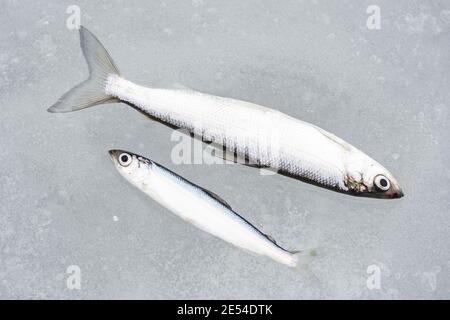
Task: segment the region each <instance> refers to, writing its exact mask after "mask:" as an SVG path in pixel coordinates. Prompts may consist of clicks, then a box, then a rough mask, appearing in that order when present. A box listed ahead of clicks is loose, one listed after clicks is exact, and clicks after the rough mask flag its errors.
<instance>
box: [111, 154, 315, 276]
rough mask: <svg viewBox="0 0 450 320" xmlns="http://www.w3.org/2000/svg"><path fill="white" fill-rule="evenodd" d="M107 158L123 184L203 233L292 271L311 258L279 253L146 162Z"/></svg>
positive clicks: (224, 206)
mask: <svg viewBox="0 0 450 320" xmlns="http://www.w3.org/2000/svg"><path fill="white" fill-rule="evenodd" d="M109 154H110V156H111V159H112V161H113V163H114V165H115V167H116V168H117V170H118V171H119V172H120V174H121V175H122V176H123V177H124V178H125V179H126V180H128V181H129V182H130V183H131V184H133V185H134V186H135V187H137V188H138V189H139V190H141V191H143V192H144V193H146V194H147V195H148V196H150V197H151V198H152V199H154V200H155V201H156V202H158V203H159V204H161V205H162V206H163V207H165V208H167V209H168V210H170V211H171V212H173V213H175V214H176V215H178V216H179V217H180V218H182V219H183V220H185V221H187V222H189V223H191V224H193V225H195V226H196V227H198V228H200V229H201V230H203V231H206V232H208V233H210V234H212V235H214V236H216V237H218V238H220V239H222V240H225V241H227V242H229V243H231V244H233V245H235V246H237V247H240V248H242V249H245V250H248V251H251V252H253V253H257V254H260V255H264V256H267V257H269V258H272V259H273V260H275V261H278V262H280V263H283V264H285V265H287V266H289V267H295V266H297V264H298V263H299V261H302V260H303V261H305V260H304V259H305V258H308V257H309V256H311V255H314V254H315V253H314V250H304V251H299V252H291V251H288V250H285V249H283V248H282V247H280V246H279V245H278V244H276V242H275V241H274V240H273V239H271V238H270V237H269V236H267V235H265V234H264V233H262V232H261V231H259V230H258V229H257V228H255V227H254V226H253V225H252V224H250V223H249V222H248V221H247V220H245V219H244V218H242V217H241V216H240V215H239V214H237V213H236V212H234V211H233V210H232V209H231V207H230V205H229V204H228V203H226V202H225V201H224V200H223V199H221V198H220V197H219V196H217V195H216V194H214V193H212V192H211V191H208V190H206V189H204V188H202V187H199V186H198V185H195V184H193V183H192V182H190V181H188V180H186V179H184V178H183V177H181V176H179V175H177V174H176V173H174V172H172V171H170V170H169V169H166V168H164V167H163V166H161V165H159V164H158V163H156V162H154V161H152V160H150V159H146V158H144V157H142V156H139V155H137V154H134V153H131V152H128V151H122V150H111V151H109ZM300 258H302V260H299V259H300Z"/></svg>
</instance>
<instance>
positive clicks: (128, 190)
mask: <svg viewBox="0 0 450 320" xmlns="http://www.w3.org/2000/svg"><path fill="white" fill-rule="evenodd" d="M71 4H78V5H79V6H80V7H81V10H82V23H83V24H84V25H85V26H87V27H88V28H89V29H90V30H91V31H92V32H93V33H94V34H96V35H97V36H98V37H99V38H100V39H101V41H102V42H103V43H104V45H105V46H106V48H108V50H109V52H110V53H111V55H112V57H113V58H114V60H115V61H116V63H117V65H118V66H119V69H120V70H121V72H122V74H123V75H125V76H126V77H127V78H129V79H130V80H133V81H135V82H137V83H140V84H143V85H149V86H151V85H158V84H162V83H172V82H173V83H183V84H184V85H186V86H189V87H193V88H197V89H201V90H202V91H205V92H209V93H213V94H218V95H224V96H228V97H234V98H239V99H242V100H248V101H252V102H256V103H259V104H262V105H266V106H270V107H273V108H275V109H278V110H280V111H283V112H285V113H288V114H290V115H292V116H295V117H297V118H300V119H303V120H306V121H309V122H312V123H314V124H317V125H319V126H321V127H323V128H325V129H327V130H329V131H331V132H333V133H335V134H336V135H338V136H339V137H342V138H344V139H346V140H347V141H349V142H350V143H352V144H354V145H355V146H357V147H359V148H361V149H362V150H364V151H365V152H367V153H368V154H369V155H371V156H373V157H374V158H375V159H377V160H379V161H380V162H381V163H382V164H384V165H385V166H386V167H387V168H389V169H390V170H391V171H392V172H393V173H394V175H395V176H396V177H397V179H398V180H399V181H400V183H401V185H402V186H403V189H404V191H405V194H406V196H405V197H404V198H403V199H400V200H395V201H383V200H374V199H360V198H354V197H350V196H346V195H341V194H337V193H334V192H330V191H327V190H322V189H320V188H317V187H314V186H310V185H307V184H304V183H301V182H299V181H296V180H292V179H289V178H286V177H282V176H277V175H275V176H261V175H260V174H259V172H258V170H254V169H251V168H246V167H243V166H239V165H234V166H206V165H203V166H202V165H179V166H175V165H174V164H173V163H171V161H170V152H171V149H172V147H173V146H174V145H175V142H172V141H170V135H171V132H172V131H171V129H169V128H167V127H164V126H162V125H161V124H158V123H154V122H151V121H148V120H146V119H144V118H143V117H142V116H141V115H140V114H138V113H137V112H135V111H133V110H132V109H131V108H129V107H128V106H126V105H120V104H112V105H106V106H100V107H95V108H91V109H89V110H84V111H81V112H76V113H69V114H50V113H47V112H46V109H47V107H48V106H50V105H51V104H53V103H54V102H55V101H56V99H57V98H58V97H59V96H60V95H61V94H62V93H64V92H65V91H66V90H68V89H69V88H71V87H72V86H74V85H75V84H77V83H78V82H80V81H81V80H83V79H84V78H85V77H86V76H87V68H86V65H85V62H84V59H83V57H82V54H81V51H80V48H79V38H78V34H77V32H76V31H73V30H69V29H67V28H66V19H67V17H68V14H67V13H66V9H67V7H68V6H69V5H71ZM370 4H377V5H379V6H380V7H381V15H382V25H381V30H368V29H367V27H366V19H367V17H368V14H367V13H366V9H367V6H368V5H370ZM1 7H2V8H1V10H0V111H1V113H0V114H1V116H0V121H1V125H0V146H1V152H0V204H1V206H0V298H73V299H79V298H251V299H253V298H258V299H260V298H358V299H377V298H450V276H449V271H450V250H449V244H450V212H449V211H450V210H449V209H450V197H449V191H450V171H449V167H450V165H449V163H450V148H449V138H450V134H449V133H450V131H449V120H450V119H449V105H450V90H449V88H450V83H449V79H450V77H449V72H450V3H449V2H445V1H439V2H438V1H436V2H428V1H406V0H405V1H379V0H376V1H372V0H371V1H356V0H352V1H342V0H339V1H337V0H336V1H282V2H280V1H260V0H254V1H207V0H194V1H192V2H191V1H145V0H142V1H124V0H122V1H120V0H117V1H109V0H108V1H35V0H33V1H31V0H29V1H22V0H21V1H18V0H16V1H11V0H2V1H1ZM110 148H124V149H129V150H130V151H134V152H137V153H142V154H143V155H146V156H148V157H150V158H152V159H154V160H156V161H158V162H160V163H161V164H163V165H166V166H167V167H169V168H171V169H172V170H174V171H176V172H177V173H179V174H181V175H183V176H185V177H186V178H188V179H190V180H192V181H193V182H196V183H198V184H200V185H202V186H204V187H206V188H209V189H211V190H213V191H214V192H216V193H218V194H220V195H221V196H222V197H223V198H225V199H226V200H228V202H230V204H231V205H232V206H233V207H234V208H235V209H236V210H237V211H239V212H241V213H242V214H243V215H244V216H245V217H246V218H248V220H250V221H252V222H253V223H254V224H255V225H256V226H257V227H259V228H261V229H262V230H263V231H264V232H266V233H268V234H270V235H272V236H273V237H274V238H276V239H277V241H278V243H280V244H281V245H283V246H285V247H287V248H292V249H295V248H298V247H299V246H302V245H317V246H319V248H320V250H321V251H320V255H319V256H318V257H316V258H315V259H314V261H312V262H311V263H310V264H309V266H308V270H306V271H303V272H298V271H295V270H291V269H289V268H287V267H284V266H283V265H280V264H277V263H276V262H272V261H271V260H269V259H266V258H264V257H258V256H253V255H250V254H247V253H246V252H243V251H241V250H238V249H236V248H234V247H232V246H231V245H228V244H226V243H224V242H223V241H221V240H218V239H215V238H213V237H212V236H210V235H208V234H205V233H203V232H200V231H198V230H197V229H196V228H195V227H193V226H191V225H188V224H186V223H184V222H182V221H180V220H178V219H177V218H176V217H174V216H171V215H170V214H168V212H167V211H166V210H164V209H162V208H161V207H159V206H158V205H157V204H156V203H154V202H153V201H152V200H151V199H149V198H147V197H146V196H145V195H144V194H142V193H140V192H139V191H137V190H135V189H134V188H133V187H132V186H131V185H130V184H128V183H127V182H126V181H125V180H124V179H122V178H121V177H120V176H119V174H118V173H117V172H116V170H115V169H114V168H113V166H112V164H111V162H110V160H109V157H108V154H107V150H108V149H110ZM69 265H78V266H79V267H80V268H81V271H82V287H81V290H69V289H68V288H67V287H66V279H67V276H68V275H67V274H66V269H67V267H68V266H69ZM370 265H377V266H379V267H380V268H381V289H380V290H376V289H375V290H369V289H368V288H367V286H366V280H367V277H368V274H367V272H366V270H367V267H368V266H370Z"/></svg>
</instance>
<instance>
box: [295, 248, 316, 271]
mask: <svg viewBox="0 0 450 320" xmlns="http://www.w3.org/2000/svg"><path fill="white" fill-rule="evenodd" d="M291 253H292V258H293V262H294V263H293V264H292V267H295V268H303V267H305V266H307V265H308V264H309V263H310V262H311V261H312V260H313V259H314V257H315V256H317V249H315V248H314V249H304V250H300V251H293V252H291Z"/></svg>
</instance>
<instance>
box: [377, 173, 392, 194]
mask: <svg viewBox="0 0 450 320" xmlns="http://www.w3.org/2000/svg"><path fill="white" fill-rule="evenodd" d="M374 183H375V187H377V189H379V190H381V191H388V190H389V188H390V187H391V183H390V182H389V179H388V178H386V177H385V176H383V175H381V174H379V175H377V176H376V177H375V179H374Z"/></svg>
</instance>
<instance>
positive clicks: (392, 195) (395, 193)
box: [354, 188, 405, 199]
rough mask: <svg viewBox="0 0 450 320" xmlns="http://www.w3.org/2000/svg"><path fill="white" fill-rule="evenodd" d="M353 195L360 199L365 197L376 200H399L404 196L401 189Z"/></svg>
mask: <svg viewBox="0 0 450 320" xmlns="http://www.w3.org/2000/svg"><path fill="white" fill-rule="evenodd" d="M354 195H356V196H360V197H366V198H377V199H400V198H402V197H404V195H405V194H404V193H403V190H402V189H400V188H398V189H393V190H389V191H386V192H384V193H379V192H362V193H356V194H354Z"/></svg>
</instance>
